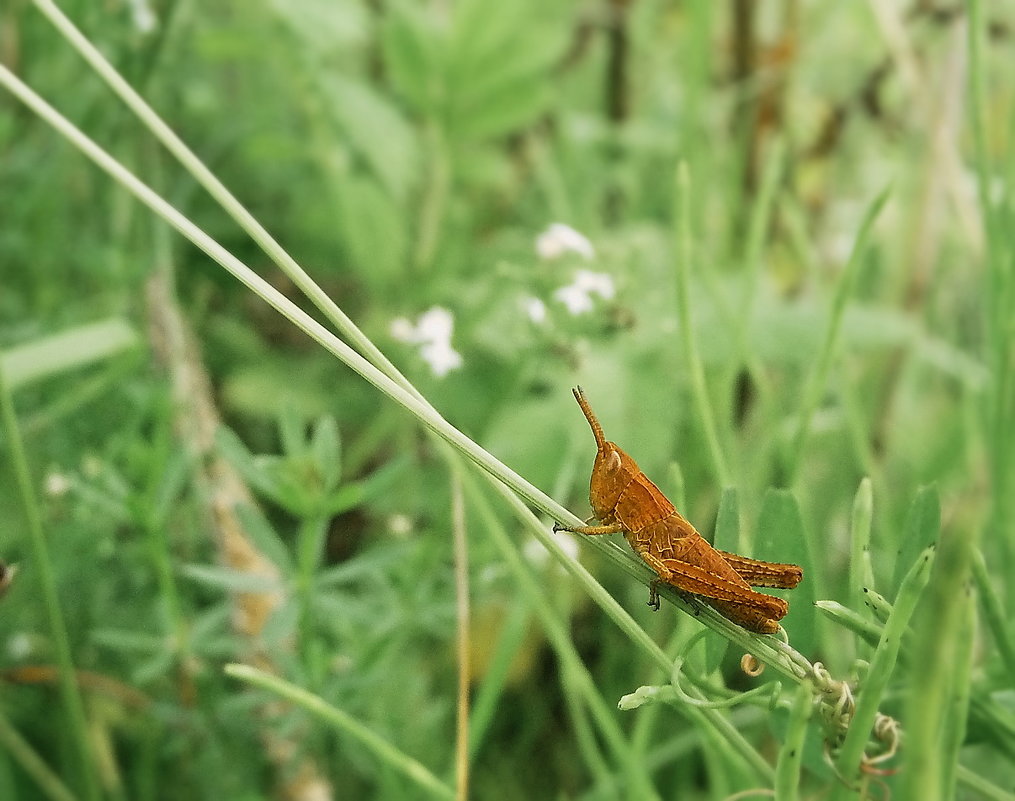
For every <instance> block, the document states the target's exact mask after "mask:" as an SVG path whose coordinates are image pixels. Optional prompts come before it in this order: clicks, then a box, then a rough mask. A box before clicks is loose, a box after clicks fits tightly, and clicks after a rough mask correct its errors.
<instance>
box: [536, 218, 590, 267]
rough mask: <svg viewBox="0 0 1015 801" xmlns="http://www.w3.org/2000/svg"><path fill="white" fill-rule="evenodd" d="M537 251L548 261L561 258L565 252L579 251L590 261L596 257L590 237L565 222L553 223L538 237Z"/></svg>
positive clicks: (579, 253)
mask: <svg viewBox="0 0 1015 801" xmlns="http://www.w3.org/2000/svg"><path fill="white" fill-rule="evenodd" d="M536 253H537V254H538V255H539V258H541V259H546V260H548V261H550V260H553V259H559V258H560V257H561V256H563V255H564V254H565V253H577V254H578V255H579V256H581V257H582V258H584V259H588V260H589V261H591V260H592V259H594V258H595V257H596V251H595V248H593V247H592V243H591V242H590V241H589V239H588V237H587V236H585V235H584V234H582V233H579V232H578V231H576V230H575V229H574V228H572V227H571V226H570V225H564V223H553V224H552V225H551V226H550V227H549V228H547V229H546V230H545V231H543V233H541V234H540V235H539V236H538V237H536Z"/></svg>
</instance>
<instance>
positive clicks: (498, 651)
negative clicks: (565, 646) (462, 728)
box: [469, 599, 532, 759]
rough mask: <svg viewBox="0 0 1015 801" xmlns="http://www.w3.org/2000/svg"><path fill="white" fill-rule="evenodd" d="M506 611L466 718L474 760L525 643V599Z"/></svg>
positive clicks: (471, 757)
mask: <svg viewBox="0 0 1015 801" xmlns="http://www.w3.org/2000/svg"><path fill="white" fill-rule="evenodd" d="M505 612H506V617H505V618H504V620H503V622H502V624H501V630H500V636H499V637H498V638H497V644H496V645H495V646H494V648H493V656H492V657H491V658H490V662H489V664H488V665H487V668H486V670H485V671H484V672H483V680H482V681H481V682H480V684H479V688H478V689H477V691H476V693H475V698H474V699H473V701H472V714H471V716H470V718H469V758H470V759H475V757H476V753H477V752H478V751H479V749H480V748H481V747H482V746H483V743H484V741H485V738H486V733H487V731H488V730H489V728H490V723H491V721H492V720H493V717H494V715H495V714H496V711H497V706H498V704H499V703H500V699H501V698H502V697H503V695H504V688H505V686H506V685H507V677H508V671H509V670H510V668H511V663H512V662H513V661H514V659H515V656H516V655H517V654H518V651H519V649H520V648H521V647H522V645H523V644H524V640H525V632H526V630H527V629H528V626H529V619H530V618H531V616H532V613H531V610H530V609H529V605H528V603H527V602H526V601H525V600H524V599H519V600H518V601H516V602H514V603H512V604H511V605H510V606H509V607H508V608H507V609H506V610H505Z"/></svg>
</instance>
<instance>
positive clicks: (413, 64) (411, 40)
mask: <svg viewBox="0 0 1015 801" xmlns="http://www.w3.org/2000/svg"><path fill="white" fill-rule="evenodd" d="M381 35H382V37H383V38H382V47H383V49H384V61H385V64H386V65H387V68H388V74H389V75H390V76H391V80H392V83H393V84H394V85H395V88H396V90H397V91H398V92H399V93H400V94H401V95H402V97H404V98H405V99H406V101H408V103H409V104H410V105H412V106H413V107H414V109H415V110H416V111H417V112H419V113H420V114H422V115H424V116H430V117H436V116H438V115H439V113H440V108H441V103H442V98H443V95H444V55H443V54H444V53H445V52H446V51H447V36H446V34H445V32H444V31H443V30H442V29H441V28H439V27H438V25H437V24H436V22H435V21H434V15H432V14H427V13H424V12H423V11H422V10H421V9H420V8H419V7H417V6H416V5H413V4H411V3H393V4H392V5H391V7H390V8H389V9H388V12H387V14H386V19H385V23H384V27H383V29H382V31H381Z"/></svg>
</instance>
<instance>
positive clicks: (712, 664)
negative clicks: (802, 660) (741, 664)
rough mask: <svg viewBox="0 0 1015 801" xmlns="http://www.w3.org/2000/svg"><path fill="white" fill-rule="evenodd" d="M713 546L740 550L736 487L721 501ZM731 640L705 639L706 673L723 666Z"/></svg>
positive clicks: (721, 548) (724, 490)
mask: <svg viewBox="0 0 1015 801" xmlns="http://www.w3.org/2000/svg"><path fill="white" fill-rule="evenodd" d="M712 544H713V546H714V547H716V548H718V549H719V550H721V551H738V550H739V549H740V511H739V503H738V501H737V490H736V487H726V488H725V489H723V491H722V497H721V498H720V499H719V512H718V514H717V515H716V518H715V535H714V536H713V537H712ZM729 644H730V643H729V640H727V639H726V638H724V637H715V636H711V637H707V638H706V639H705V671H706V673H710V672H711V671H713V670H715V669H716V668H717V667H719V665H720V664H722V660H723V657H724V656H725V655H726V651H727V650H728V649H729Z"/></svg>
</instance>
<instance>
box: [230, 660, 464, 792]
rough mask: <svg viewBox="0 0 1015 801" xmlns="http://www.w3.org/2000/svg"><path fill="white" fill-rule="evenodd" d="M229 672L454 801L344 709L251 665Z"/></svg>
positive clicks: (431, 777)
mask: <svg viewBox="0 0 1015 801" xmlns="http://www.w3.org/2000/svg"><path fill="white" fill-rule="evenodd" d="M225 672H226V675H227V676H232V677H233V678H234V679H239V680H240V681H243V682H246V683H247V684H251V685H253V686H254V687H260V688H261V689H264V690H267V691H268V692H270V693H273V694H274V695H277V696H279V697H281V698H284V699H286V700H287V701H291V702H292V703H294V704H296V705H297V706H300V707H303V709H305V710H307V711H308V712H310V713H311V714H313V715H314V716H315V717H317V718H320V719H321V720H323V721H324V722H325V723H328V724H329V725H331V726H332V727H333V728H334V729H335V730H336V731H339V732H341V733H343V734H347V735H349V736H350V737H352V738H353V739H355V740H357V741H358V742H359V743H361V744H362V745H363V746H364V747H366V748H367V750H369V751H370V752H371V753H372V754H373V755H374V756H375V757H376V758H377V759H378V760H379V761H380V762H382V763H383V764H385V765H387V766H388V767H390V768H391V769H392V770H394V771H397V772H398V773H400V774H402V775H403V776H405V777H406V778H408V779H410V780H411V781H412V782H414V783H415V784H416V785H417V786H418V787H420V788H421V789H423V790H425V791H426V792H427V794H428V795H431V796H434V797H436V798H446V799H448V801H454V799H455V791H454V790H452V789H451V788H450V787H448V785H446V784H445V783H444V782H442V781H441V780H440V779H438V778H437V777H436V776H435V775H434V774H433V773H431V772H430V770H429V769H428V768H427V767H426V766H425V765H423V763H422V762H419V761H417V760H415V759H413V758H412V757H410V756H408V755H407V754H405V753H403V752H402V751H400V750H399V749H398V748H396V747H395V746H393V745H392V744H391V743H389V742H388V741H387V740H385V739H384V738H383V737H381V736H380V735H379V734H377V733H376V732H374V731H372V730H371V729H369V728H367V727H366V726H364V725H363V724H362V723H360V722H359V721H358V720H356V719H355V718H354V717H352V716H351V715H349V714H347V713H346V712H343V711H342V710H341V709H338V708H337V707H335V706H332V705H331V704H329V703H327V702H326V701H325V700H324V699H323V698H321V697H320V696H318V695H314V694H313V693H311V692H308V691H307V690H304V689H303V688H302V687H297V686H296V685H295V684H292V683H290V682H288V681H285V680H284V679H280V678H278V677H277V676H273V675H271V674H270V673H265V672H264V671H263V670H258V669H257V668H254V667H251V666H250V665H240V664H229V665H226V666H225Z"/></svg>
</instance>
